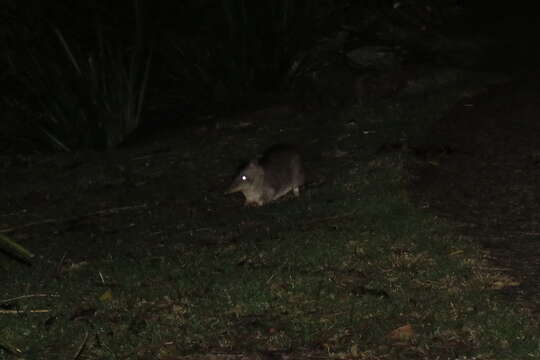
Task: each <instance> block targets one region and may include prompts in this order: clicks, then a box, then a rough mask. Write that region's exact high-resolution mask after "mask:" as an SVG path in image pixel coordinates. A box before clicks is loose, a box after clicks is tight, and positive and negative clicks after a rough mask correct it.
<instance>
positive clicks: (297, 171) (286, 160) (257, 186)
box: [226, 145, 304, 206]
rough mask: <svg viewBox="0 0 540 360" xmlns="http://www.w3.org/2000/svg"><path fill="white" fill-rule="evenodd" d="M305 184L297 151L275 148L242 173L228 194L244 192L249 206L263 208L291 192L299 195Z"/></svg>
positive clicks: (278, 146) (290, 148)
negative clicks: (262, 206)
mask: <svg viewBox="0 0 540 360" xmlns="http://www.w3.org/2000/svg"><path fill="white" fill-rule="evenodd" d="M302 185H304V168H303V166H302V159H301V157H300V154H299V153H298V151H297V150H296V149H295V148H294V147H292V146H290V145H275V146H272V147H271V148H269V149H268V150H267V151H266V152H265V153H264V155H263V156H262V157H261V158H260V159H258V160H252V161H250V162H249V164H247V165H246V166H245V167H244V168H243V169H242V170H240V172H239V173H238V175H237V176H236V177H235V178H234V180H233V182H232V184H231V185H230V187H229V189H228V190H227V191H226V194H230V193H235V192H241V193H243V194H244V197H245V198H246V202H245V205H246V206H261V205H264V204H266V203H268V202H271V201H274V200H276V199H278V198H280V197H282V196H283V195H285V194H287V193H288V192H290V191H292V192H293V193H294V195H295V196H299V195H300V187H301V186H302Z"/></svg>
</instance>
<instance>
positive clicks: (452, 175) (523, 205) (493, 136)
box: [412, 75, 540, 314]
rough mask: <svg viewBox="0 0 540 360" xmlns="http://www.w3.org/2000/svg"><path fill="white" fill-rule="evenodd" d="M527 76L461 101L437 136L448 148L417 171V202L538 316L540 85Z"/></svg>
mask: <svg viewBox="0 0 540 360" xmlns="http://www.w3.org/2000/svg"><path fill="white" fill-rule="evenodd" d="M538 78H539V76H538V75H535V76H530V75H529V76H527V77H521V78H519V79H517V80H514V81H512V82H508V83H506V84H503V85H498V86H496V87H493V88H491V89H490V90H489V91H487V92H486V93H485V94H483V95H481V96H478V97H476V98H472V99H469V100H466V101H462V102H461V103H460V104H458V105H457V106H456V107H455V108H454V109H453V110H452V111H451V112H450V113H449V114H448V115H447V116H446V117H445V118H444V119H443V120H442V121H440V122H439V123H438V124H437V125H436V128H434V129H433V138H434V139H437V140H436V141H439V142H440V143H441V144H444V146H445V148H447V149H449V151H448V152H447V153H446V154H445V155H444V156H442V157H441V158H439V159H437V160H436V161H427V162H423V163H422V165H417V166H414V167H413V173H414V174H415V178H416V180H415V181H414V183H413V184H412V192H413V193H414V194H415V197H416V199H417V201H418V202H419V204H421V205H422V206H424V207H429V208H431V209H432V210H435V211H436V213H438V214H440V216H442V217H444V218H447V219H448V220H450V221H451V222H453V223H455V224H457V225H458V226H459V228H460V229H461V231H462V233H463V234H465V235H469V236H471V237H472V239H473V240H474V241H478V242H480V243H481V244H483V245H484V246H485V247H486V248H487V249H488V250H489V252H490V254H491V256H493V261H494V263H495V264H497V265H498V266H500V267H501V268H502V269H503V270H504V271H508V272H509V273H510V274H512V275H513V276H514V277H516V278H517V282H518V283H519V286H515V287H511V288H510V290H507V292H508V293H509V294H510V295H511V296H512V299H513V300H514V299H515V300H517V301H521V300H524V301H525V302H526V303H528V304H529V305H532V307H533V309H534V310H535V312H536V313H537V314H540V301H539V300H538V299H539V298H538V295H540V282H539V281H538V278H539V277H540V246H539V245H540V201H539V200H540V183H539V181H538V179H539V177H540V141H539V139H540V121H539V120H540V103H539V101H538V100H539V99H540V88H539V87H538Z"/></svg>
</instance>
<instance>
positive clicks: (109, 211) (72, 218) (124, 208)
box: [0, 204, 147, 233]
mask: <svg viewBox="0 0 540 360" xmlns="http://www.w3.org/2000/svg"><path fill="white" fill-rule="evenodd" d="M146 206H147V205H146V204H141V205H134V206H120V207H115V208H110V209H103V210H99V211H96V212H93V213H90V214H86V215H77V216H70V217H67V218H56V219H45V220H39V221H34V222H30V223H27V224H23V225H19V226H13V227H10V228H5V229H0V233H10V232H12V231H15V230H19V229H24V228H27V227H31V226H37V225H45V224H52V223H66V222H70V221H76V220H82V219H85V218H89V217H92V216H101V215H110V214H115V213H118V212H121V211H128V210H137V209H141V208H145V207H146Z"/></svg>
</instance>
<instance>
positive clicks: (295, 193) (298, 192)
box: [292, 186, 300, 197]
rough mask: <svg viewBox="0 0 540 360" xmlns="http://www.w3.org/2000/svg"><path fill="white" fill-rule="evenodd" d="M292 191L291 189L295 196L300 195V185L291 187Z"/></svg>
mask: <svg viewBox="0 0 540 360" xmlns="http://www.w3.org/2000/svg"><path fill="white" fill-rule="evenodd" d="M292 191H293V194H294V196H296V197H298V196H300V187H298V186H295V187H293V190H292Z"/></svg>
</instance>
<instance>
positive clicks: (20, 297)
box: [0, 294, 59, 304]
mask: <svg viewBox="0 0 540 360" xmlns="http://www.w3.org/2000/svg"><path fill="white" fill-rule="evenodd" d="M49 296H50V297H58V296H59V295H55V294H54V295H51V294H29V295H22V296H17V297H14V298H11V299H5V300H0V304H9V303H10V302H14V301H17V300H21V299H29V298H34V297H49Z"/></svg>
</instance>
